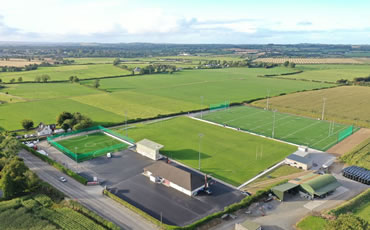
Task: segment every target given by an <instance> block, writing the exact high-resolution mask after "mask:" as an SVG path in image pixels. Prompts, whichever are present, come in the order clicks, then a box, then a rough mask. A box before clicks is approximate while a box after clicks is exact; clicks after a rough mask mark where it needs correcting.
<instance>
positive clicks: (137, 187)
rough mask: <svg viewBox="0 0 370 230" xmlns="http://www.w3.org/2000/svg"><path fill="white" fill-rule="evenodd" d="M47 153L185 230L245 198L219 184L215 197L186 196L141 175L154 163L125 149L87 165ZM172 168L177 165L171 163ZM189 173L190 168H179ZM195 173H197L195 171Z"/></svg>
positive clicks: (213, 194) (214, 190)
mask: <svg viewBox="0 0 370 230" xmlns="http://www.w3.org/2000/svg"><path fill="white" fill-rule="evenodd" d="M48 152H52V153H51V154H49V155H50V156H51V157H53V158H56V159H58V161H59V162H63V163H64V164H65V165H66V166H68V167H69V168H70V169H72V170H74V171H76V172H78V173H79V174H80V175H82V176H84V177H86V178H87V179H89V180H90V181H92V180H93V179H94V177H95V178H96V179H98V181H99V182H100V183H101V185H102V186H107V188H108V189H109V190H110V191H111V192H112V193H114V194H115V195H117V196H118V197H120V198H121V199H123V200H125V201H127V202H129V203H130V204H132V205H134V206H136V207H137V208H140V209H141V210H143V211H145V212H147V213H148V214H150V215H151V216H153V217H155V218H157V219H158V220H161V219H162V221H163V223H166V224H171V225H178V226H184V225H187V224H190V223H192V222H194V221H196V220H198V219H201V218H202V217H205V216H207V215H209V214H211V213H214V212H217V211H221V210H223V209H224V207H225V206H227V205H230V204H233V203H235V202H238V201H240V200H241V199H243V198H244V197H245V195H243V194H242V193H241V192H240V191H239V190H236V189H234V188H232V187H229V186H227V185H224V184H222V183H220V182H216V183H213V184H212V185H211V186H210V189H211V191H212V195H207V194H204V193H203V194H200V195H197V196H192V197H190V196H188V195H185V194H183V193H181V192H179V191H177V190H175V189H173V188H170V187H166V186H164V185H162V184H157V183H153V182H151V181H150V180H149V178H148V177H146V176H144V175H142V173H143V169H144V168H145V167H147V166H149V165H151V164H153V163H154V162H155V161H153V160H150V159H148V158H146V157H144V156H142V155H140V154H137V153H136V152H134V151H132V150H130V149H126V150H123V151H120V152H116V153H113V154H112V156H111V157H106V156H101V157H98V158H94V159H91V160H88V161H84V162H81V163H79V164H77V163H75V162H74V161H73V160H72V159H70V158H68V157H67V156H65V155H64V154H62V153H60V152H59V153H57V152H56V151H55V149H54V150H53V151H51V150H50V149H49V150H48ZM171 164H175V163H173V162H171ZM177 167H180V168H182V169H184V170H187V171H193V170H191V169H189V168H187V167H184V166H180V165H177ZM193 172H194V171H193Z"/></svg>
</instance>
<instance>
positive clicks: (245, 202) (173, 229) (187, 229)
mask: <svg viewBox="0 0 370 230" xmlns="http://www.w3.org/2000/svg"><path fill="white" fill-rule="evenodd" d="M287 181H288V180H283V181H280V182H278V183H276V184H274V185H271V186H269V187H267V188H265V189H263V190H259V191H257V192H256V193H255V194H254V195H252V196H247V197H245V198H243V199H242V200H241V201H239V202H237V203H234V204H231V205H229V206H226V207H225V208H224V210H223V211H219V212H215V213H212V214H210V215H208V216H205V217H203V218H202V219H199V220H197V221H195V222H194V223H192V224H189V225H186V226H183V227H180V226H174V225H168V224H163V223H161V222H160V221H159V220H157V219H156V218H154V217H152V216H151V215H149V214H148V213H146V212H144V211H142V210H141V209H139V208H137V207H135V206H134V205H132V204H130V203H129V202H127V201H125V200H123V199H121V198H119V197H118V196H116V195H114V194H113V193H111V192H109V191H108V190H106V189H105V190H104V191H103V193H104V195H106V196H108V197H109V198H111V199H113V200H115V201H117V202H118V203H120V204H122V205H123V206H125V207H126V208H128V209H130V210H131V211H133V212H135V213H137V214H139V215H140V216H142V217H143V218H145V219H146V220H148V221H150V222H151V223H153V224H156V225H157V226H159V227H160V228H161V229H166V230H194V229H195V228H197V227H199V226H201V225H203V224H205V223H207V222H209V221H211V220H213V219H216V218H219V217H221V216H223V215H224V214H229V213H232V212H235V211H237V210H239V209H241V208H247V207H249V206H250V205H251V204H252V203H253V202H256V201H258V200H261V199H262V198H263V197H265V196H267V194H268V193H269V192H270V189H271V188H272V187H274V186H276V185H279V184H283V183H286V182H287Z"/></svg>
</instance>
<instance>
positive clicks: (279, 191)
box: [271, 182, 299, 201]
mask: <svg viewBox="0 0 370 230" xmlns="http://www.w3.org/2000/svg"><path fill="white" fill-rule="evenodd" d="M298 187H299V185H298V184H293V183H289V182H287V183H284V184H281V185H278V186H275V187H273V188H272V189H271V191H272V192H273V193H274V194H275V195H276V196H277V198H279V200H281V201H284V197H286V195H287V194H288V193H294V192H295V191H296V188H298Z"/></svg>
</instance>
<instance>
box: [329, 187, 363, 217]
mask: <svg viewBox="0 0 370 230" xmlns="http://www.w3.org/2000/svg"><path fill="white" fill-rule="evenodd" d="M363 203H370V188H368V189H367V190H365V191H364V192H362V193H361V194H360V195H358V196H356V197H354V198H352V199H351V200H349V201H347V202H345V203H344V204H342V205H340V206H339V207H337V208H335V209H332V210H331V211H330V212H329V214H333V215H335V216H339V215H340V214H346V213H348V212H353V211H354V210H355V209H356V207H360V206H361V205H362V204H363Z"/></svg>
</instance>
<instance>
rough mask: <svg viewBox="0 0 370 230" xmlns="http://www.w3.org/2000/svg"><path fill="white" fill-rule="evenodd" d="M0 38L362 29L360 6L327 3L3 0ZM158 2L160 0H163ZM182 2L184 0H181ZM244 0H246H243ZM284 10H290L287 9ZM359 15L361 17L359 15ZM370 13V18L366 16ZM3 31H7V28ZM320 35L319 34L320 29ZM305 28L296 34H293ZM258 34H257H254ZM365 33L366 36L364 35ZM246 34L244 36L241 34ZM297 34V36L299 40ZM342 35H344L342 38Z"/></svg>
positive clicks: (270, 34)
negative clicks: (347, 9) (352, 9)
mask: <svg viewBox="0 0 370 230" xmlns="http://www.w3.org/2000/svg"><path fill="white" fill-rule="evenodd" d="M3 1H4V2H2V3H1V5H0V15H3V19H2V20H1V18H0V40H24V41H27V40H34V41H76V42H83V41H89V42H92V41H99V42H133V41H145V42H182V43H197V42H198V43H199V42H206V43H214V42H223V43H230V42H235V43H245V42H248V41H253V42H254V41H255V40H253V39H256V41H258V42H263V40H261V38H263V39H265V40H264V41H267V42H273V41H270V40H274V39H276V42H278V40H279V39H280V40H282V41H287V40H289V41H290V38H295V39H296V42H306V40H305V39H306V38H307V39H311V38H312V39H316V42H320V41H323V40H325V39H324V38H323V37H325V36H329V37H327V38H330V37H332V36H330V35H328V32H330V31H334V32H335V31H344V30H346V31H348V33H352V34H353V35H352V36H349V37H351V38H354V37H355V34H356V33H360V32H359V31H361V34H362V35H363V34H364V33H365V34H366V33H367V31H368V28H370V19H369V16H368V14H367V12H365V11H360V10H359V11H357V12H356V14H354V13H351V14H343V13H342V12H340V11H338V12H336V11H335V10H332V11H328V10H327V9H325V8H323V9H320V8H318V9H315V10H309V9H306V10H305V9H301V8H294V7H293V8H292V7H289V6H287V7H284V9H283V8H282V9H280V10H277V9H276V8H274V7H260V8H258V7H253V8H245V9H244V8H243V6H242V5H243V4H240V6H239V3H238V4H234V5H232V4H226V5H227V6H226V7H228V9H224V8H225V7H223V5H224V4H221V3H218V2H215V3H214V4H212V6H211V7H206V8H202V7H193V9H192V8H191V7H189V6H185V5H181V4H180V3H179V4H172V5H170V6H165V5H163V4H162V5H161V4H159V3H160V2H161V1H159V0H158V2H154V3H152V2H148V1H147V2H145V3H143V2H141V1H129V0H33V1H29V0H3ZM162 3H163V2H162ZM182 4H183V3H182ZM244 5H245V4H244ZM287 12H289V13H287ZM358 17H360V20H359V18H358ZM367 19H369V20H367ZM6 31H7V32H6ZM320 32H321V33H322V35H320V36H319V33H320ZM299 33H301V34H305V37H299V36H298V34H299ZM257 38H258V39H259V40H258V39H257ZM363 38H364V39H365V38H366V37H363ZM246 39H248V40H246ZM298 39H301V40H298ZM343 40H345V38H343Z"/></svg>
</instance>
